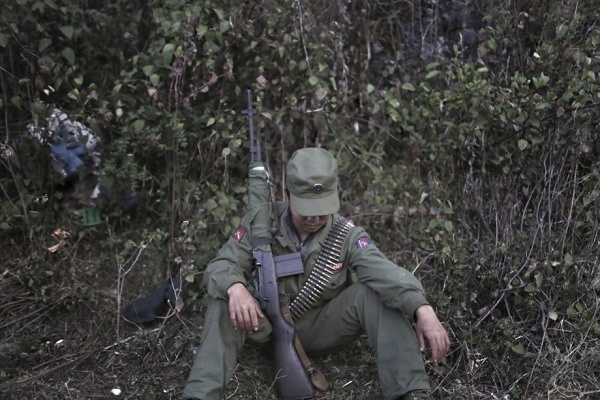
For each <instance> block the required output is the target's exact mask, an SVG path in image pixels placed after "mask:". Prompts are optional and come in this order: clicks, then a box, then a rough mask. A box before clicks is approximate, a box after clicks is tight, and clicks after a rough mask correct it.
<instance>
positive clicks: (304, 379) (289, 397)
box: [244, 90, 314, 400]
mask: <svg viewBox="0 0 600 400" xmlns="http://www.w3.org/2000/svg"><path fill="white" fill-rule="evenodd" d="M247 94H248V109H247V110H245V111H244V114H247V115H248V122H249V124H250V131H249V136H250V154H251V159H250V171H249V174H248V175H249V188H248V203H249V207H250V209H251V210H252V209H255V210H256V211H257V212H256V216H255V217H254V219H253V221H252V223H251V228H252V236H253V242H252V248H253V249H252V254H253V256H254V260H255V263H256V268H257V270H258V282H257V284H256V288H255V296H256V297H257V298H258V300H259V302H260V306H261V308H262V310H263V312H264V313H265V315H266V317H267V318H268V320H269V321H270V322H271V325H272V327H273V332H272V336H273V346H274V353H275V368H276V370H277V375H276V377H275V390H276V391H277V396H278V398H279V400H300V399H312V398H313V397H314V390H313V386H312V382H311V380H310V377H309V376H308V374H307V372H306V370H305V368H304V363H303V361H302V359H301V358H300V355H299V354H298V351H297V349H296V347H295V345H296V329H295V328H294V325H293V324H292V323H291V316H290V314H289V312H288V313H287V315H288V319H286V317H284V315H283V314H282V306H283V307H287V306H288V304H287V300H288V299H287V296H286V295H285V293H281V292H280V290H279V285H278V282H277V272H276V270H275V260H274V258H273V253H272V252H271V240H272V237H271V220H272V218H273V216H272V212H271V204H270V203H271V179H270V177H269V173H268V169H267V167H266V165H265V164H264V163H263V162H262V161H261V154H260V142H259V141H258V140H257V139H256V137H255V136H254V127H253V119H252V118H253V116H254V114H255V113H256V111H255V110H254V109H253V108H252V91H251V90H248V92H247Z"/></svg>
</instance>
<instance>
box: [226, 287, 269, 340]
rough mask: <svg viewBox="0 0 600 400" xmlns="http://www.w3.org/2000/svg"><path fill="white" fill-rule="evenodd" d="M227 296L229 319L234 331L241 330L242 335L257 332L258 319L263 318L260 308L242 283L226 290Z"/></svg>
mask: <svg viewBox="0 0 600 400" xmlns="http://www.w3.org/2000/svg"><path fill="white" fill-rule="evenodd" d="M227 295H228V296H229V303H228V304H229V318H230V319H231V323H232V324H233V327H234V329H238V328H239V329H241V330H242V332H244V333H252V332H256V331H257V330H258V319H259V318H264V315H263V313H262V311H261V309H260V306H259V305H258V303H257V302H256V300H254V297H252V294H251V293H250V292H249V291H248V289H246V286H244V284H242V283H239V282H238V283H234V284H233V285H231V286H229V288H228V289H227Z"/></svg>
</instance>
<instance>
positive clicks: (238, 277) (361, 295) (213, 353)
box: [183, 192, 429, 400]
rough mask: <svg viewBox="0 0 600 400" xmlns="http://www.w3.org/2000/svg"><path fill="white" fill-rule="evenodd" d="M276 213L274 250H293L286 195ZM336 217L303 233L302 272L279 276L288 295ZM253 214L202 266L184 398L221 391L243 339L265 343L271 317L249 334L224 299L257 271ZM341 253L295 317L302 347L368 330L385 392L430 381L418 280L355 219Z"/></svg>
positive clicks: (319, 347) (335, 343)
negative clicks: (416, 324)
mask: <svg viewBox="0 0 600 400" xmlns="http://www.w3.org/2000/svg"><path fill="white" fill-rule="evenodd" d="M336 194H337V192H336ZM273 214H274V222H273V223H274V230H273V231H274V234H273V242H272V251H273V254H274V255H275V256H276V255H282V254H289V253H294V252H297V251H298V250H299V249H298V248H297V246H296V242H297V241H298V238H297V236H298V235H297V233H296V231H295V228H294V225H293V223H292V220H291V217H290V210H289V206H288V205H287V203H279V202H278V203H274V204H273ZM338 218H340V216H339V214H333V215H332V216H331V217H330V218H329V220H328V222H327V224H326V225H325V226H324V227H323V228H322V229H321V230H319V231H318V232H316V233H314V234H313V235H311V237H309V238H308V239H307V242H309V243H308V244H307V245H306V246H305V248H304V249H303V251H302V259H303V264H304V271H305V272H304V274H300V275H295V276H289V277H285V278H283V279H284V282H285V290H286V291H287V292H288V293H289V295H290V296H291V299H292V300H293V299H294V298H295V297H296V296H297V295H298V293H299V291H300V289H301V288H302V286H303V284H304V283H305V282H306V280H307V279H308V276H309V274H310V272H311V270H312V268H313V266H314V264H315V261H316V259H317V257H318V255H319V253H320V250H321V247H322V246H323V244H324V243H325V239H326V237H327V234H328V232H329V230H330V229H331V227H332V225H333V223H334V221H335V220H337V219H338ZM252 219H253V215H251V214H249V215H246V216H245V217H244V219H243V220H242V222H241V224H240V226H239V227H238V229H237V230H236V232H235V234H234V235H233V236H232V237H231V238H230V239H229V240H228V242H227V243H226V244H225V245H224V246H223V248H221V250H220V251H219V253H218V255H217V257H216V258H215V259H214V260H212V261H211V262H210V264H209V265H208V267H207V269H206V271H205V273H204V285H205V286H206V288H207V291H208V295H209V296H210V297H211V298H212V301H211V303H210V304H209V306H208V310H207V313H206V317H205V322H204V331H203V335H202V343H201V347H200V348H199V350H198V353H197V355H196V360H195V362H194V365H193V367H192V370H191V371H190V375H189V379H188V381H187V384H186V387H185V389H184V393H183V396H184V398H186V397H195V398H199V399H203V400H219V399H221V397H222V393H223V389H224V388H225V386H226V385H227V384H228V382H229V381H230V379H231V378H232V376H233V372H234V369H235V367H236V363H237V362H236V358H237V355H238V352H239V351H240V349H241V348H242V346H243V344H244V343H245V341H246V340H247V341H248V342H255V343H264V342H266V341H268V340H269V337H270V334H271V325H270V323H269V322H268V321H267V320H266V319H261V320H260V327H259V330H258V331H257V332H255V333H252V334H247V335H246V334H244V333H242V332H241V330H234V328H233V326H232V324H231V320H230V317H229V312H228V305H227V300H228V298H227V294H226V291H227V289H228V288H229V287H230V286H231V285H232V284H234V283H237V282H241V283H244V284H246V285H247V286H248V285H249V282H250V281H251V279H252V277H253V274H254V272H255V271H254V269H255V268H254V266H253V258H252V245H251V243H252V230H251V226H252ZM295 237H296V242H295V240H294V238H295ZM340 261H341V264H338V270H337V271H336V273H335V275H334V276H333V278H332V280H331V282H330V283H329V286H328V288H327V289H326V290H325V291H324V292H323V294H322V297H321V302H320V303H318V304H317V305H316V306H315V307H314V308H313V309H312V310H310V311H308V312H307V313H306V314H305V315H303V316H302V318H300V320H299V321H296V322H295V324H296V333H297V335H298V337H299V338H300V340H301V341H302V344H303V346H304V348H305V350H306V351H307V352H308V353H311V352H321V351H326V350H331V349H334V348H337V347H339V346H342V345H344V344H347V343H350V342H351V341H353V340H355V339H356V338H357V337H358V336H359V335H361V334H363V333H365V332H366V334H367V336H368V339H369V342H370V344H371V345H372V346H373V348H374V349H375V351H376V354H377V366H378V371H379V379H380V384H381V388H382V391H383V396H384V398H385V399H395V398H398V397H399V396H401V395H403V394H405V393H406V392H408V391H410V390H416V389H428V388H429V382H428V377H427V374H426V372H425V369H424V364H423V360H422V356H421V353H420V351H419V345H418V343H417V339H416V335H415V333H414V330H413V328H412V325H411V320H412V318H413V316H414V313H415V310H416V309H417V308H418V307H419V306H421V305H424V304H428V303H427V300H426V299H425V294H424V291H423V287H422V286H421V284H420V283H419V281H418V280H417V279H416V278H415V277H414V275H413V274H411V273H410V272H408V271H407V270H406V269H404V268H401V267H398V266H397V265H395V264H394V263H392V262H391V261H389V260H388V259H387V258H386V257H385V256H384V255H383V254H382V253H381V252H380V251H379V249H378V248H377V247H376V246H375V245H374V244H372V243H371V240H370V238H369V236H368V234H367V233H366V232H365V231H364V230H363V229H362V228H360V227H354V228H353V229H352V230H351V231H350V233H349V234H348V236H347V237H346V240H345V241H344V244H343V246H342V251H341V255H340ZM352 272H354V273H355V276H356V278H357V281H355V279H353V276H352Z"/></svg>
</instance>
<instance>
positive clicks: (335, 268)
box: [331, 261, 344, 271]
mask: <svg viewBox="0 0 600 400" xmlns="http://www.w3.org/2000/svg"><path fill="white" fill-rule="evenodd" d="M342 268H344V263H343V262H341V261H340V262H337V263H333V264H331V269H332V270H333V271H340V270H341V269H342Z"/></svg>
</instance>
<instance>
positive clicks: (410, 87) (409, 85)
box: [402, 82, 417, 92]
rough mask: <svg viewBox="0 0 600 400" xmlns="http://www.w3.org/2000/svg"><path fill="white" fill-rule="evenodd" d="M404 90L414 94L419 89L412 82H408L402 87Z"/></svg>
mask: <svg viewBox="0 0 600 400" xmlns="http://www.w3.org/2000/svg"><path fill="white" fill-rule="evenodd" d="M402 89H404V90H408V91H409V92H414V91H415V90H417V88H416V87H415V86H414V85H413V84H412V83H410V82H406V83H404V84H403V85H402Z"/></svg>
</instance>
